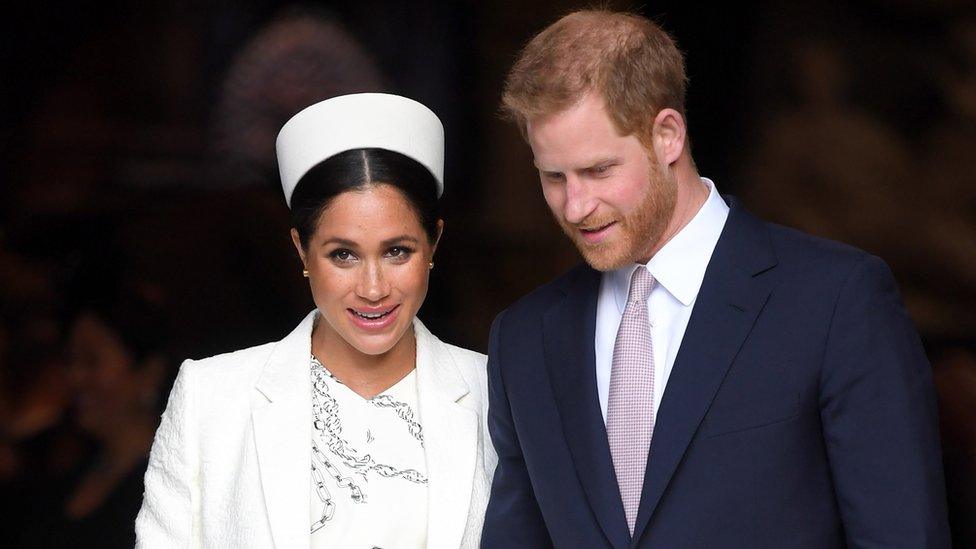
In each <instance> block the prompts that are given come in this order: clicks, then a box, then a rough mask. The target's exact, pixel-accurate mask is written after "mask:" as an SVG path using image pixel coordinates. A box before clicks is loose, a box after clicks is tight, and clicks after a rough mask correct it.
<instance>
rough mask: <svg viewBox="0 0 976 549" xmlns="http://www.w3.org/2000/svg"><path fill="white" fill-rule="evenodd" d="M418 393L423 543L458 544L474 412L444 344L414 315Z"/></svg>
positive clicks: (473, 456)
mask: <svg viewBox="0 0 976 549" xmlns="http://www.w3.org/2000/svg"><path fill="white" fill-rule="evenodd" d="M414 333H415V334H416V337H417V392H418V397H417V400H418V406H419V408H420V410H419V412H420V423H421V425H423V429H424V454H425V456H426V459H427V498H428V500H427V547H429V548H431V549H453V548H456V547H460V546H461V540H462V537H463V536H464V531H465V527H466V525H467V522H468V512H469V507H470V504H471V490H472V486H473V483H474V474H475V468H476V466H477V457H478V414H477V412H476V411H475V410H472V409H470V408H468V407H467V406H466V404H465V400H464V396H465V395H467V394H468V393H469V390H468V386H467V383H465V381H464V378H463V377H462V376H461V373H460V371H459V370H458V367H457V365H456V364H455V363H454V359H453V358H452V356H451V353H450V351H449V350H448V349H447V347H446V346H445V345H444V344H443V343H441V342H440V341H439V340H438V339H437V338H435V337H434V336H433V335H431V333H430V332H428V331H427V329H426V328H425V327H424V325H423V324H422V323H421V322H420V320H416V319H415V320H414Z"/></svg>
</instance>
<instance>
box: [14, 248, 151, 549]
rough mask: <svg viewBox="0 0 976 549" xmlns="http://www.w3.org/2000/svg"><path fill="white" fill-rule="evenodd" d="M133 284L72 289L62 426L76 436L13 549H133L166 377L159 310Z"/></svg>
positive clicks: (30, 508) (68, 440) (29, 496)
mask: <svg viewBox="0 0 976 549" xmlns="http://www.w3.org/2000/svg"><path fill="white" fill-rule="evenodd" d="M102 259H104V258H102ZM136 282H137V281H135V280H132V279H129V280H125V279H123V280H119V279H115V278H114V277H110V276H106V273H105V272H104V270H102V269H93V270H91V271H89V272H82V273H80V274H79V275H78V276H77V277H76V278H75V280H74V281H73V283H72V288H71V291H70V295H73V296H75V297H76V298H77V299H75V300H72V302H71V303H70V305H69V307H68V311H67V312H66V315H65V319H66V322H65V327H66V329H65V336H66V340H65V352H64V355H65V362H64V364H65V365H66V366H65V367H64V368H63V370H62V375H63V379H62V382H63V383H62V385H63V386H64V387H66V388H67V392H68V395H67V397H68V398H67V399H66V401H65V404H66V407H65V408H64V410H63V413H62V420H63V423H64V424H65V425H66V426H68V427H69V429H70V432H71V434H72V435H73V436H68V437H64V438H62V439H61V440H62V443H61V444H59V445H55V452H57V453H58V454H60V455H52V456H51V458H52V459H51V461H50V462H49V465H48V471H47V473H46V474H44V475H43V476H41V478H40V479H39V480H38V481H37V482H36V483H34V484H33V485H32V486H31V487H30V489H29V490H26V491H25V493H24V494H23V495H22V497H23V499H24V503H26V505H25V508H26V509H27V511H26V513H27V516H25V517H24V523H23V531H22V532H21V535H20V540H19V543H18V544H15V545H16V546H19V547H132V546H133V544H134V543H135V533H134V529H133V527H132V522H133V521H134V519H135V516H136V513H137V512H138V510H139V504H140V502H141V499H142V491H143V484H142V473H143V471H144V470H145V466H146V459H147V456H148V453H149V447H150V444H151V442H152V436H153V432H154V431H155V428H156V425H157V423H158V417H159V413H160V411H161V407H160V398H159V397H160V394H161V391H162V389H164V386H165V385H166V384H167V382H168V379H167V376H168V375H169V371H170V368H169V365H168V361H167V359H166V353H165V352H164V351H163V349H162V342H164V341H166V338H167V330H166V328H165V325H166V322H165V320H164V319H163V314H162V310H161V307H160V304H159V303H157V302H155V301H154V300H153V296H152V292H147V291H146V289H145V288H140V287H139V285H138V284H137V283H136ZM46 381H47V382H48V383H49V384H52V385H56V383H55V381H56V380H52V379H47V380H46Z"/></svg>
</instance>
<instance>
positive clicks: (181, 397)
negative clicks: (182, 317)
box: [136, 311, 496, 549]
mask: <svg viewBox="0 0 976 549" xmlns="http://www.w3.org/2000/svg"><path fill="white" fill-rule="evenodd" d="M315 315H316V313H315V312H314V311H313V312H312V313H310V314H309V315H308V316H307V317H306V318H305V319H304V320H303V321H302V323H301V324H299V325H298V327H297V328H295V330H294V331H292V333H291V334H289V335H288V336H287V337H285V338H284V339H282V340H281V341H278V342H274V343H268V344H266V345H261V346H258V347H252V348H249V349H244V350H240V351H236V352H233V353H227V354H223V355H217V356H214V357H210V358H206V359H203V360H187V361H186V362H184V363H183V366H182V367H181V368H180V372H179V376H178V377H177V379H176V382H175V384H174V386H173V390H172V392H171V393H170V397H169V404H168V405H167V408H166V411H165V413H164V414H163V418H162V422H161V424H160V426H159V429H158V430H157V432H156V439H155V441H154V442H153V447H152V453H151V455H150V458H149V468H148V470H147V471H146V480H145V495H144V498H143V503H142V509H141V510H140V511H139V516H138V518H137V519H136V538H137V542H136V546H137V547H139V548H144V549H151V548H157V547H158V548H165V549H175V548H179V547H234V548H248V547H254V548H262V549H266V548H270V547H277V548H279V549H283V548H289V549H290V548H300V549H305V548H307V547H309V543H310V527H311V524H310V518H309V517H310V508H309V506H310V501H311V499H310V495H311V492H310V490H311V432H312V431H311V421H312V420H311V398H312V397H311V381H310V376H309V357H310V356H311V335H312V326H313V323H314V319H315ZM413 325H414V331H415V334H416V340H417V392H418V407H419V411H418V412H419V416H420V420H421V422H422V424H423V428H424V452H425V454H426V461H427V477H428V492H427V493H428V511H427V512H428V523H427V547H428V548H429V549H456V548H458V547H477V546H478V544H479V541H480V537H481V526H482V522H483V520H484V513H485V507H486V505H487V503H488V494H489V486H490V482H491V475H492V472H493V470H494V467H495V462H496V456H495V453H494V451H493V449H492V446H491V442H490V440H489V438H488V432H487V428H486V412H487V389H486V378H485V375H486V374H485V356H484V355H482V354H479V353H475V352H473V351H468V350H465V349H461V348H459V347H455V346H453V345H448V344H446V343H443V342H442V341H440V340H439V339H437V338H436V337H434V336H433V335H432V334H431V333H430V332H429V331H427V329H426V328H425V327H424V325H423V324H422V323H421V322H420V321H419V320H416V319H415V320H414V324H413ZM376 527H377V528H382V527H383V525H382V524H377V525H376Z"/></svg>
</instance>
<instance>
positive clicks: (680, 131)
mask: <svg viewBox="0 0 976 549" xmlns="http://www.w3.org/2000/svg"><path fill="white" fill-rule="evenodd" d="M686 133H687V127H686V126H685V117H684V116H682V115H681V113H679V112H678V111H676V110H674V109H670V108H668V109H661V112H659V113H657V116H655V117H654V126H653V127H652V129H651V145H652V146H653V148H654V155H655V156H656V157H657V159H658V162H661V164H662V165H665V166H670V165H672V164H674V163H675V162H677V161H678V159H679V158H681V154H682V153H683V152H684V150H685V135H686Z"/></svg>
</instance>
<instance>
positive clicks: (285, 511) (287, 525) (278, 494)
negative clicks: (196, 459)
mask: <svg viewBox="0 0 976 549" xmlns="http://www.w3.org/2000/svg"><path fill="white" fill-rule="evenodd" d="M315 314H316V313H315V311H313V312H312V313H310V314H309V315H308V316H307V317H305V320H303V321H302V323H301V324H299V325H298V327H297V328H295V330H294V331H292V332H291V333H290V334H289V335H288V336H286V337H285V338H284V339H283V340H281V341H280V342H278V344H277V345H276V346H275V348H274V351H272V353H271V356H270V357H269V358H268V362H267V363H266V364H265V367H264V370H263V371H262V373H261V376H260V377H259V378H258V381H257V383H256V384H255V389H256V390H257V392H258V393H257V394H255V395H254V400H253V404H252V409H251V419H252V422H253V425H254V439H255V445H256V447H257V452H258V467H259V468H260V471H261V485H262V487H263V489H264V499H265V505H266V507H267V513H268V521H269V523H270V525H271V535H272V537H273V539H274V542H275V546H277V547H288V548H291V547H308V545H309V542H310V533H309V531H310V527H311V521H310V509H309V505H310V500H309V497H310V490H311V452H312V446H311V432H312V431H311V424H312V415H311V398H312V395H311V390H312V389H311V381H310V376H309V371H308V369H309V357H310V356H311V341H312V325H313V323H314V320H315Z"/></svg>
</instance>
